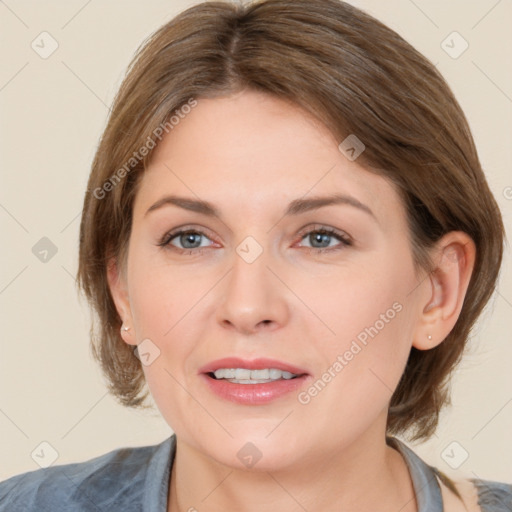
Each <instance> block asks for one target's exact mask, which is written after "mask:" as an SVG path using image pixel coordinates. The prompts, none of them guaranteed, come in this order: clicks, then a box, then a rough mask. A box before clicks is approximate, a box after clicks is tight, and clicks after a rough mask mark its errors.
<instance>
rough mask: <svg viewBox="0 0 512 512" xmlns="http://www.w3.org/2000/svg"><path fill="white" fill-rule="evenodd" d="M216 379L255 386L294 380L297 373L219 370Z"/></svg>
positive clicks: (270, 370) (273, 370) (243, 369)
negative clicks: (276, 381)
mask: <svg viewBox="0 0 512 512" xmlns="http://www.w3.org/2000/svg"><path fill="white" fill-rule="evenodd" d="M214 375H215V378H216V379H228V380H231V381H232V382H236V383H237V384H254V383H260V382H272V381H273V380H279V379H287V380H288V379H292V378H293V377H297V375H296V374H295V373H290V372H285V371H282V370H278V369H277V368H265V369H263V370H248V369H247V368H219V369H218V370H215V372H214Z"/></svg>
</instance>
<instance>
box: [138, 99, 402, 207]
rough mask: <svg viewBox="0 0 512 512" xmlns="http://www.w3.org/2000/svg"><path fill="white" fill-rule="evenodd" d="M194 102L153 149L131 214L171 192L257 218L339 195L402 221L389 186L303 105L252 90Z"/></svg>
mask: <svg viewBox="0 0 512 512" xmlns="http://www.w3.org/2000/svg"><path fill="white" fill-rule="evenodd" d="M197 101H198V104H197V106H196V107H195V108H194V109H192V110H191V112H190V113H189V114H187V115H186V116H185V117H184V118H183V119H181V120H180V122H179V123H178V124H177V125H175V126H174V127H173V129H172V130H171V131H169V133H168V134H166V135H165V136H164V137H163V139H162V141H161V142H160V143H159V145H158V146H157V148H156V149H155V150H154V152H153V155H152V159H151V163H150V164H149V166H148V168H147V169H146V171H145V175H144V177H143V179H142V183H141V186H140V188H139V191H138V194H137V198H136V210H139V209H144V212H145V211H146V210H147V208H149V206H151V204H152V203H154V202H155V201H157V200H158V199H159V198H161V197H162V195H165V194H170V193H172V194H178V195H186V196H187V197H193V196H196V197H199V198H201V199H205V200H208V201H210V202H212V203H214V204H219V205H222V209H226V210H228V209H229V208H230V207H233V208H234V209H235V210H236V209H237V208H243V210H244V212H250V211H254V212H259V213H260V214H261V211H262V209H268V208H271V207H274V208H277V207H279V206H280V205H281V207H282V205H283V203H285V204H288V203H289V202H290V201H291V200H293V199H296V198H299V197H307V196H308V195H311V196H318V195H326V194H333V193H343V194H348V195H351V196H353V197H355V198H356V199H357V200H359V201H360V202H362V203H364V204H366V205H368V206H369V207H370V208H371V209H372V211H373V212H374V213H375V214H376V216H377V217H379V216H380V217H383V216H386V215H388V214H391V213H393V212H394V214H395V216H399V217H400V216H403V214H404V212H403V208H402V205H401V201H400V198H399V196H398V194H397V192H396V191H395V189H394V187H393V186H392V185H391V184H390V182H389V181H388V180H387V179H386V178H384V177H382V176H378V175H376V174H374V173H370V172H369V171H367V170H365V169H364V168H363V167H361V166H360V165H358V164H357V160H355V161H350V160H349V159H347V158H346V157H345V155H344V154H343V153H341V152H340V150H339V149H338V145H339V143H340V142H341V141H337V140H335V138H334V137H333V135H332V134H331V133H330V132H329V130H328V129H327V128H326V127H325V126H324V125H322V124H321V123H320V122H319V121H318V120H316V119H315V118H313V117H312V116H311V115H309V114H308V113H307V112H305V111H304V110H302V109H301V108H300V107H298V106H296V105H294V104H290V103H288V102H285V101H283V100H280V99H277V98H274V97H272V96H269V95H266V94H263V93H259V92H253V91H249V92H248V91H245V92H242V93H238V94H236V95H233V96H229V97H223V98H215V99H198V100H197Z"/></svg>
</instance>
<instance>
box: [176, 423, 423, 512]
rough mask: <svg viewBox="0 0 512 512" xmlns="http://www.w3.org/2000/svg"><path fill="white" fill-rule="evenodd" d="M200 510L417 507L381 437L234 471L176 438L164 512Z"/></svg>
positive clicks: (406, 510)
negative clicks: (281, 464)
mask: <svg viewBox="0 0 512 512" xmlns="http://www.w3.org/2000/svg"><path fill="white" fill-rule="evenodd" d="M200 510H208V511H211V512H217V511H219V512H220V511H222V512H224V511H226V510H243V511H244V512H253V511H254V512H256V511H258V512H267V511H269V512H270V511H275V510H279V511H280V512H292V511H297V510H306V511H309V512H316V511H331V510H332V511H340V510H358V511H359V512H366V511H368V512H370V511H372V512H373V511H375V510H400V512H417V505H416V500H415V495H414V490H413V486H412V481H411V478H410V475H409V471H408V469H407V466H406V464H405V462H404V460H403V459H402V457H401V455H400V454H399V453H398V452H397V451H396V450H394V449H393V448H391V447H389V446H387V445H386V442H385V436H384V435H380V436H375V435H372V433H371V432H367V433H365V434H364V435H363V436H361V438H360V439H358V440H356V441H354V442H353V443H351V444H350V446H348V447H345V448H343V449H339V450H333V451H330V452H329V454H325V453H324V454H318V455H316V456H315V457H311V456H309V457H306V458H304V459H303V461H302V462H301V463H297V464H293V466H292V467H289V466H287V467H285V468H279V469H276V471H255V470H254V469H253V470H239V469H234V468H231V467H228V466H225V465H223V464H220V463H218V462H217V461H214V460H213V459H211V458H210V457H208V456H205V455H204V454H203V453H200V452H198V451H197V450H196V449H195V448H194V447H192V446H190V445H188V444H186V443H183V442H180V439H179V438H177V444H176V454H175V459H174V463H173V467H172V471H171V478H170V485H169V505H168V512H194V511H200Z"/></svg>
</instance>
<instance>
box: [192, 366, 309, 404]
mask: <svg viewBox="0 0 512 512" xmlns="http://www.w3.org/2000/svg"><path fill="white" fill-rule="evenodd" d="M201 377H202V378H203V379H205V381H206V384H207V386H208V387H209V388H210V390H211V391H213V392H214V393H215V394H216V395H217V396H220V397H221V398H224V399H225V400H229V401H230V402H235V403H237V404H244V405H261V404H267V403H269V402H271V401H272V400H276V399H278V398H281V397H283V396H285V395H288V394H290V393H292V392H293V391H297V390H298V389H299V388H300V387H302V386H303V385H304V384H305V382H306V381H307V380H309V375H302V376H301V377H295V379H280V380H276V381H274V382H266V383H263V384H236V383H233V382H229V381H227V380H226V379H219V380H217V379H214V378H212V377H209V376H208V375H207V374H205V373H202V374H201Z"/></svg>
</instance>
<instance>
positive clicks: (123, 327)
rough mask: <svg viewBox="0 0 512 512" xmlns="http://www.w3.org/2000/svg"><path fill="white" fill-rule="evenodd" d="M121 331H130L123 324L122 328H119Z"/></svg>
mask: <svg viewBox="0 0 512 512" xmlns="http://www.w3.org/2000/svg"><path fill="white" fill-rule="evenodd" d="M121 330H122V331H125V332H126V331H129V330H130V327H125V326H124V324H123V326H122V327H121Z"/></svg>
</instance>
